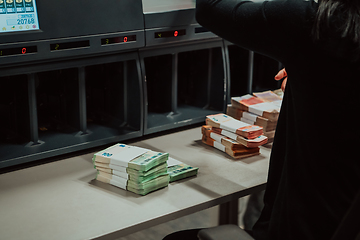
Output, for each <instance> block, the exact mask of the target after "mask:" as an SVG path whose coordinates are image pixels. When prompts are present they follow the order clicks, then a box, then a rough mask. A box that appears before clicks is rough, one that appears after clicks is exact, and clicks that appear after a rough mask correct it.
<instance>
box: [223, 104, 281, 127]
mask: <svg viewBox="0 0 360 240" xmlns="http://www.w3.org/2000/svg"><path fill="white" fill-rule="evenodd" d="M226 114H227V115H229V116H231V117H233V118H235V119H237V120H240V121H242V122H245V123H248V124H251V125H257V126H260V127H262V128H263V131H264V132H269V131H273V130H275V129H276V125H277V121H270V120H269V119H267V118H264V117H261V116H258V115H256V114H253V113H250V112H247V111H244V110H240V109H239V108H237V107H234V106H233V105H231V104H229V105H228V106H227V109H226Z"/></svg>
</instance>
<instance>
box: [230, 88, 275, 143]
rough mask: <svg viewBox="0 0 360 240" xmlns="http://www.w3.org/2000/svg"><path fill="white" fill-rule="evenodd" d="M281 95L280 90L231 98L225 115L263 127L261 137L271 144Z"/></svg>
mask: <svg viewBox="0 0 360 240" xmlns="http://www.w3.org/2000/svg"><path fill="white" fill-rule="evenodd" d="M275 92H276V93H275ZM281 93H282V90H281V89H280V90H276V91H274V92H273V91H265V92H258V93H253V94H254V96H252V95H249V94H247V95H244V96H241V97H233V98H232V100H231V104H230V105H228V106H227V110H226V113H227V115H229V116H231V117H233V118H235V119H238V120H240V121H242V122H245V123H248V124H253V125H257V126H261V127H263V135H264V136H266V137H267V138H268V142H272V141H273V139H274V136H275V129H276V125H277V118H278V116H279V111H280V107H281V103H282V94H281Z"/></svg>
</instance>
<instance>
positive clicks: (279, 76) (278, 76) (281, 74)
mask: <svg viewBox="0 0 360 240" xmlns="http://www.w3.org/2000/svg"><path fill="white" fill-rule="evenodd" d="M284 77H287V73H286V70H285V68H283V69H281V70H280V71H279V72H278V73H277V74H276V76H275V77H274V78H275V80H281V79H283V78H284Z"/></svg>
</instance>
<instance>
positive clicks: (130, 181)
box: [92, 143, 198, 195]
mask: <svg viewBox="0 0 360 240" xmlns="http://www.w3.org/2000/svg"><path fill="white" fill-rule="evenodd" d="M92 160H93V163H94V168H95V169H97V176H96V179H97V180H98V181H101V182H105V183H108V184H111V185H114V186H116V187H119V188H122V189H124V190H127V191H130V192H133V193H136V194H140V195H146V194H148V193H150V192H152V191H155V190H157V189H160V188H164V187H166V186H168V184H169V182H172V181H176V180H179V179H183V178H186V177H190V176H194V175H196V174H197V170H198V168H194V167H191V166H188V165H186V164H184V163H182V162H179V161H177V160H174V159H171V161H170V160H169V154H168V153H162V152H155V151H152V150H149V149H146V148H141V147H136V146H130V145H126V144H120V143H119V144H115V145H113V146H111V147H109V148H106V149H104V150H102V151H100V152H98V153H96V154H94V156H93V159H92ZM168 161H169V162H168ZM168 163H169V164H170V165H168Z"/></svg>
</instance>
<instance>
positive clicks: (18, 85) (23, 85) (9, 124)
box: [0, 75, 30, 159]
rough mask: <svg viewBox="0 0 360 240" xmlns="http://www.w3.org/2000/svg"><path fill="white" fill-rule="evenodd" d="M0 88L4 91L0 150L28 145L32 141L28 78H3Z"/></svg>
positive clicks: (0, 96) (21, 76)
mask: <svg viewBox="0 0 360 240" xmlns="http://www.w3.org/2000/svg"><path fill="white" fill-rule="evenodd" d="M0 88H1V89H2V90H3V91H2V93H1V95H0V119H1V123H2V124H1V125H0V149H2V148H3V147H4V146H6V148H9V147H11V146H16V145H18V146H21V145H23V144H27V143H28V142H29V141H30V125H29V104H28V85H27V76H26V75H17V76H10V77H1V78H0ZM1 152H3V151H1ZM0 159H1V158H0Z"/></svg>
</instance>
